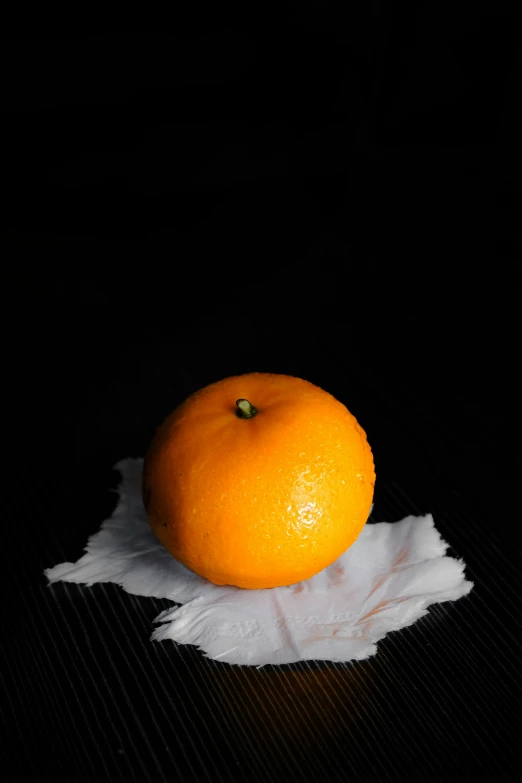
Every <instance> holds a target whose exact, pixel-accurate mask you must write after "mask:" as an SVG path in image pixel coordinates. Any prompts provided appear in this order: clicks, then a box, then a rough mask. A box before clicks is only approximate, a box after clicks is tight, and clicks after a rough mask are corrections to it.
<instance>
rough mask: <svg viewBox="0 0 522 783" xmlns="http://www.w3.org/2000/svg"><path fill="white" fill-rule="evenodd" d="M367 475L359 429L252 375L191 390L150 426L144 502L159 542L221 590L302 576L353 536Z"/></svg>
mask: <svg viewBox="0 0 522 783" xmlns="http://www.w3.org/2000/svg"><path fill="white" fill-rule="evenodd" d="M374 484H375V471H374V464H373V457H372V452H371V449H370V446H369V445H368V441H367V439H366V434H365V432H364V430H363V429H362V428H361V427H360V426H359V424H358V423H357V421H356V419H355V417H354V416H353V415H352V414H351V413H350V412H349V411H348V410H347V408H346V407H345V406H344V405H343V404H342V403H341V402H339V401H338V400H336V399H335V398H334V397H333V396H332V395H331V394H328V393H327V392H325V391H323V390H322V389H320V388H319V387H317V386H315V385H313V384H312V383H309V382H308V381H305V380H301V379H300V378H294V377H290V376H287V375H274V374H268V373H251V374H248V375H239V376H235V377H232V378H226V379H224V380H222V381H218V382H217V383H213V384H211V385H210V386H207V387H206V388H204V389H202V390H201V391H198V392H196V393H195V394H193V395H192V396H190V397H189V398H188V399H187V400H185V402H184V403H182V404H181V405H180V406H179V407H178V408H177V409H176V410H175V411H174V412H173V413H171V414H170V416H168V417H167V419H166V420H165V421H164V422H163V424H162V425H161V426H160V427H159V428H158V429H157V431H156V434H155V436H154V438H153V440H152V443H151V445H150V448H149V450H148V452H147V455H146V457H145V461H144V469H143V501H144V504H145V508H146V510H147V517H148V519H149V522H150V524H151V526H152V529H153V530H154V532H155V533H156V535H157V537H158V539H159V540H160V541H161V543H162V544H163V545H164V546H165V547H166V549H168V551H169V552H170V553H171V554H172V555H173V556H174V557H175V558H176V560H178V561H180V562H181V563H183V564H184V565H185V566H187V567H188V568H189V569H191V570H192V571H195V572H196V573H198V574H200V575H201V576H204V577H206V578H207V579H210V580H211V581H212V582H214V583H216V584H219V585H236V586H237V587H244V588H250V589H254V588H264V587H277V586H281V585H289V584H294V583H295V582H299V581H301V580H303V579H308V578H309V577H311V576H313V575H314V574H316V573H318V572H319V571H321V570H322V569H323V568H325V567H326V566H328V565H330V564H331V563H333V562H334V561H335V560H336V559H337V558H338V557H339V556H340V555H341V554H342V553H343V552H344V551H345V550H346V549H347V548H348V547H349V546H350V545H351V544H353V542H354V541H355V540H356V538H357V537H358V535H359V533H360V532H361V530H362V528H363V526H364V524H365V522H366V520H367V518H368V515H369V512H370V507H371V504H372V500H373V489H374Z"/></svg>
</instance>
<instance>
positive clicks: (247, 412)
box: [236, 399, 257, 419]
mask: <svg viewBox="0 0 522 783" xmlns="http://www.w3.org/2000/svg"><path fill="white" fill-rule="evenodd" d="M236 405H237V411H236V413H237V415H238V416H239V418H240V419H251V418H252V417H253V416H255V415H256V413H257V408H254V406H253V405H252V403H250V402H249V401H248V400H244V399H240V400H236Z"/></svg>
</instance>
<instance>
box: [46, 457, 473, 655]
mask: <svg viewBox="0 0 522 783" xmlns="http://www.w3.org/2000/svg"><path fill="white" fill-rule="evenodd" d="M142 467H143V460H141V459H125V460H122V461H121V462H119V463H118V464H117V465H116V468H117V469H118V470H119V471H120V473H121V475H122V482H121V484H120V487H119V501H118V504H117V507H116V509H115V511H114V513H113V515H112V516H111V517H110V519H107V520H106V521H105V522H103V524H102V526H101V529H100V531H99V532H98V533H96V534H95V535H93V536H92V537H91V538H90V539H89V541H88V543H87V547H86V554H84V555H83V557H81V558H80V559H79V560H78V561H77V562H76V563H62V564H61V565H57V566H55V567H54V568H49V569H47V570H46V572H45V574H46V576H47V578H48V579H49V582H50V583H53V582H58V581H64V582H76V583H79V584H85V585H92V584H95V583H96V582H113V583H115V584H118V585H121V586H122V587H123V589H124V590H126V591H127V592H128V593H132V594H134V595H141V596H153V597H155V598H167V599H169V600H171V601H173V602H174V603H176V604H182V606H173V607H172V608H171V609H168V610H166V611H164V612H162V613H161V614H160V615H159V616H158V617H157V618H156V621H155V622H157V623H160V625H159V627H158V628H157V629H156V630H155V631H154V633H153V634H152V639H153V640H155V641H163V640H166V639H172V640H173V641H174V642H177V643H178V644H194V645H197V646H198V647H199V648H200V649H201V650H202V651H203V652H204V653H205V655H207V656H208V657H210V658H213V659H216V660H220V661H224V662H227V663H230V664H247V665H256V666H263V665H266V664H283V663H293V662H295V661H302V660H310V659H314V660H329V661H350V660H354V659H357V660H360V659H362V658H367V657H368V656H370V655H374V654H375V653H376V652H377V646H376V643H377V642H378V641H379V639H382V638H383V637H384V636H385V635H386V634H387V633H389V632H390V631H397V630H399V629H400V628H404V627H405V626H407V625H411V624H412V623H414V622H415V621H416V620H418V619H419V618H420V617H422V616H423V615H424V614H426V613H427V607H428V606H429V605H430V604H432V603H436V602H442V601H454V600H456V599H457V598H461V597H462V596H464V595H466V594H467V593H469V591H470V590H471V588H472V587H473V585H472V583H471V582H469V581H467V580H466V578H465V575H464V563H463V561H462V560H455V559H454V558H451V557H447V556H446V550H447V547H448V545H447V544H446V543H445V542H444V541H443V540H442V538H441V537H440V535H439V533H438V532H437V530H436V528H435V525H434V522H433V518H432V516H431V515H430V514H428V515H426V516H421V517H415V516H408V517H406V518H405V519H403V520H401V521H400V522H393V523H387V522H380V523H376V524H367V525H365V527H364V528H363V531H362V533H361V535H360V536H359V538H358V539H357V541H356V542H355V544H353V545H352V546H351V547H350V548H349V549H348V550H347V551H346V552H345V553H344V554H343V555H341V557H340V558H339V559H338V560H337V561H336V562H335V563H333V565H331V566H329V567H328V568H326V569H324V571H322V572H321V573H319V574H317V575H316V576H314V577H312V578H311V579H308V580H307V581H305V582H299V583H297V584H295V585H291V586H290V587H277V588H273V589H269V590H243V589H241V588H237V587H229V586H226V587H219V586H217V585H214V584H212V583H211V582H209V581H207V580H206V579H204V578H202V577H200V576H198V575H197V574H194V573H192V572H191V571H189V570H188V569H187V568H185V566H183V565H181V564H180V563H178V562H177V561H176V560H174V558H173V557H172V556H171V555H170V554H169V553H168V552H167V550H166V549H164V548H163V546H162V545H161V544H160V543H159V542H158V540H157V539H156V537H155V535H154V533H153V532H152V530H151V528H150V526H149V524H148V522H147V517H146V514H145V509H144V507H143V504H142V500H141V473H142Z"/></svg>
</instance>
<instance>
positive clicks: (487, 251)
mask: <svg viewBox="0 0 522 783" xmlns="http://www.w3.org/2000/svg"><path fill="white" fill-rule="evenodd" d="M309 5H310V4H309ZM372 7H373V6H372ZM378 7H379V4H377V5H376V6H375V8H374V12H373V15H372V14H370V13H369V12H368V15H367V17H364V14H362V15H361V16H360V17H359V18H357V19H356V18H355V17H354V18H353V20H352V24H351V27H350V28H349V29H348V28H341V27H340V24H341V21H340V20H335V19H334V17H333V12H332V14H331V15H330V16H329V17H328V18H326V14H325V17H324V18H320V19H317V15H316V14H315V12H313V10H312V9H311V5H310V8H309V6H308V5H306V4H305V5H304V7H302V8H301V7H300V9H299V10H298V11H297V10H296V12H295V15H296V16H295V18H292V19H291V20H289V21H286V22H282V23H281V30H280V33H277V32H274V30H273V29H272V31H271V32H270V31H269V32H267V30H266V29H265V28H264V27H263V24H262V23H260V25H257V26H256V25H254V24H252V25H249V24H247V23H246V21H245V23H244V24H243V25H242V26H241V25H240V24H237V23H234V21H233V20H231V22H230V25H228V24H227V25H225V26H226V29H224V28H223V25H221V27H219V26H218V25H217V24H216V25H214V26H213V23H210V22H209V23H208V27H207V28H203V26H202V25H201V23H199V25H198V24H196V23H194V22H192V24H190V23H189V22H187V24H186V26H185V27H183V26H182V27H179V28H176V30H175V31H172V32H165V31H163V32H162V33H159V32H156V33H140V32H133V33H129V32H127V33H121V32H120V33H117V32H104V33H100V32H98V33H96V34H95V33H93V34H92V35H85V36H80V35H78V36H76V37H74V36H72V35H71V36H70V37H69V38H67V39H66V38H57V37H56V36H55V37H54V38H52V39H45V38H44V37H43V36H40V37H38V36H37V35H33V36H30V35H29V36H26V37H25V38H22V37H21V38H19V39H17V40H14V39H13V40H10V41H3V46H2V52H3V55H4V56H5V57H6V58H7V59H6V62H8V63H10V64H11V66H12V67H13V69H14V70H13V73H15V74H16V76H15V77H13V79H12V80H11V81H10V83H9V90H7V92H6V94H5V95H4V98H3V100H4V103H3V105H2V112H3V116H2V121H3V130H4V131H6V133H7V137H6V142H5V144H4V151H3V153H2V154H3V156H4V163H5V166H4V172H5V173H4V175H3V183H2V187H3V192H4V196H5V197H6V198H5V200H4V205H5V206H4V212H3V216H2V230H1V239H2V248H3V249H2V262H3V268H4V277H5V281H6V285H5V286H4V308H3V312H4V316H6V320H5V327H4V346H5V347H4V370H5V375H4V391H6V392H7V398H8V402H7V403H4V415H5V425H4V451H5V453H6V455H7V457H8V467H7V472H6V473H4V482H5V490H4V493H3V517H4V523H3V524H4V530H5V533H6V536H5V538H4V547H3V553H4V564H3V568H2V575H3V576H4V581H5V588H4V601H3V613H4V620H3V631H4V632H3V640H2V664H1V673H2V685H3V689H4V691H3V696H2V702H1V706H2V719H3V732H2V756H3V764H4V769H6V770H7V769H8V770H9V773H8V780H13V781H14V780H19V779H22V780H34V781H47V780H53V781H58V780H64V781H65V780H67V781H74V782H76V781H78V783H80V781H86V782H87V781H89V783H90V782H91V781H105V780H108V781H115V780H120V779H125V780H136V781H141V780H150V781H167V780H169V781H171V780H187V781H192V780H208V781H236V780H237V781H280V780H294V779H295V780H324V781H345V780H354V781H355V780H395V779H401V780H421V779H422V780H426V781H432V780H433V781H446V780H475V779H478V777H479V776H480V775H481V774H483V773H484V771H485V770H487V771H488V776H489V775H493V774H494V775H495V779H499V780H514V779H515V778H516V771H517V769H518V768H519V766H520V752H519V747H520V729H521V721H520V697H521V689H520V684H521V677H520V611H519V609H520V554H521V542H520V510H519V506H518V503H517V489H519V483H518V482H517V478H518V469H519V454H518V450H519V447H518V444H519V442H520V427H519V414H518V410H519V404H520V403H519V394H518V390H517V387H516V381H515V375H516V366H517V364H518V363H519V348H517V339H516V337H515V335H516V331H517V326H518V325H519V324H518V321H519V315H518V313H519V309H520V304H519V302H520V299H519V295H520V292H519V289H518V288H517V284H516V280H517V275H516V270H517V267H518V266H520V260H521V247H522V245H521V241H520V232H519V227H520V226H519V217H518V220H517V219H516V215H517V214H518V216H519V214H520V178H521V166H520V151H519V146H518V142H517V139H518V135H517V134H518V132H519V131H520V114H519V109H517V107H516V97H515V96H516V94H517V89H518V86H519V77H518V75H517V74H518V70H517V57H518V52H517V49H516V45H515V38H514V36H513V20H512V19H511V17H510V15H509V13H508V12H505V13H504V11H500V10H497V11H496V12H492V11H487V10H483V11H482V10H480V9H475V10H474V12H473V14H474V15H473V16H465V15H464V16H462V17H460V16H459V15H458V14H457V16H456V17H455V18H452V25H451V26H448V25H447V24H445V23H443V21H442V18H441V19H440V20H439V19H435V18H432V17H429V18H428V13H427V11H418V12H417V13H416V14H415V15H414V16H412V18H411V19H409V20H408V19H393V18H391V17H390V16H389V15H387V14H386V13H385V12H384V11H379V9H378ZM307 9H308V10H307ZM375 9H377V10H375ZM448 27H451V29H448ZM470 30H472V31H473V35H471V33H470ZM15 66H16V67H15ZM517 112H518V113H517ZM517 210H518V212H517ZM252 370H258V371H271V372H283V373H288V374H293V375H297V376H301V377H304V378H307V379H308V380H310V381H312V382H314V383H317V384H318V385H320V386H322V387H323V388H325V389H327V390H328V391H330V392H332V393H333V394H334V395H335V396H337V397H338V398H339V399H340V400H342V401H343V402H344V403H345V404H346V405H347V406H348V408H349V409H350V410H351V411H352V412H353V413H354V414H355V415H356V416H357V418H358V419H359V421H360V423H361V424H362V426H363V427H364V428H365V429H366V431H367V434H368V438H369V440H370V443H371V445H372V448H373V451H374V455H375V461H376V468H377V484H376V496H375V509H374V519H375V520H387V521H394V520H398V519H400V518H402V517H403V516H405V515H407V514H410V513H414V514H415V513H426V512H431V513H433V515H434V518H435V523H436V526H437V528H438V529H439V531H440V532H441V534H442V536H443V538H444V539H446V540H447V541H448V542H449V544H450V554H452V555H453V556H455V557H460V558H463V559H464V561H465V563H466V566H467V569H466V572H467V576H468V578H469V579H471V580H472V581H473V582H474V584H475V587H474V589H473V591H472V593H471V594H470V595H469V596H468V597H466V598H464V599H462V600H460V601H458V602H455V603H446V604H439V605H434V606H432V607H431V608H430V611H429V614H428V615H427V616H426V617H424V618H422V619H421V620H420V621H419V622H417V623H416V624H415V625H414V626H412V627H411V628H407V629H404V630H402V631H400V632H397V633H392V634H390V635H389V636H388V637H386V638H385V639H384V640H383V641H382V642H380V643H379V650H378V654H377V655H376V656H375V657H373V658H372V659H369V660H366V661H362V662H359V663H356V664H351V663H346V664H333V663H328V662H321V661H317V662H312V661H311V662H305V663H302V664H299V665H297V664H296V665H288V666H281V667H273V666H267V667H264V668H261V669H256V668H249V667H231V666H228V665H226V664H223V663H219V662H216V661H209V660H208V659H206V658H205V657H204V656H203V655H202V654H201V653H200V652H199V651H197V650H196V649H195V648H192V647H184V646H177V645H175V644H174V643H162V644H156V643H152V642H150V641H149V637H150V634H151V631H152V627H153V626H152V621H153V619H154V618H155V617H156V616H157V615H158V614H159V612H160V611H161V610H162V609H164V608H165V607H166V606H167V605H168V602H166V601H159V600H152V599H144V598H138V597H135V596H130V595H127V594H126V593H124V592H123V591H122V590H121V589H119V588H118V587H116V586H114V585H97V586H94V587H93V588H85V587H82V586H74V585H66V584H57V585H54V586H53V587H52V588H49V587H48V586H47V584H46V580H45V578H44V575H43V570H44V568H46V567H49V566H52V565H54V564H56V563H58V562H62V561H64V560H76V559H78V557H80V556H81V554H82V551H83V547H84V545H85V543H86V540H87V538H88V537H89V536H90V535H92V534H93V533H94V532H96V531H97V530H98V529H99V526H100V524H101V522H102V521H103V520H104V519H105V518H107V516H109V515H110V514H111V511H112V509H113V508H114V504H115V494H114V492H113V490H114V489H115V487H116V485H117V479H118V477H117V475H116V473H115V472H114V470H113V465H114V464H115V463H116V462H117V461H118V460H119V459H121V458H123V457H127V456H141V455H143V454H144V452H145V450H146V448H147V445H148V443H149V441H150V438H151V436H152V433H153V432H154V428H155V427H156V425H157V424H158V423H160V422H161V420H162V419H163V417H164V416H165V415H166V414H167V413H169V412H170V410H172V408H173V407H175V405H177V404H178V403H179V402H181V401H182V400H183V399H184V398H185V397H186V396H187V395H188V394H189V393H190V392H191V391H193V390H195V389H197V388H200V387H202V386H204V385H205V384H207V383H209V382H211V381H214V380H217V379H219V378H222V377H225V376H227V375H231V374H236V373H241V372H248V371H252ZM488 779H491V778H490V777H488Z"/></svg>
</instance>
